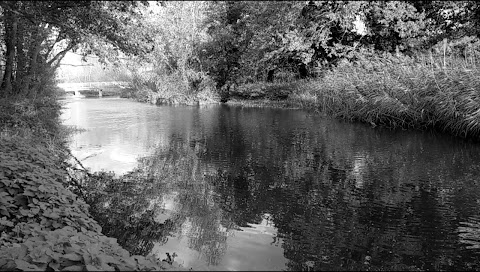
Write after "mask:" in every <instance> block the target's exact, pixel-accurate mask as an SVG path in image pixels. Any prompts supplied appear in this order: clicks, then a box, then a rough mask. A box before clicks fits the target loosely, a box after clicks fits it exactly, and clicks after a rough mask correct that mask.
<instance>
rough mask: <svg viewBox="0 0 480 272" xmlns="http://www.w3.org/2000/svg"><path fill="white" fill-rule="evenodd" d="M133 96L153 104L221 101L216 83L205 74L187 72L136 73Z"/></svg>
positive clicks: (191, 103) (189, 103)
mask: <svg viewBox="0 0 480 272" xmlns="http://www.w3.org/2000/svg"><path fill="white" fill-rule="evenodd" d="M133 84H134V89H135V90H134V91H132V92H131V96H132V97H133V98H135V99H137V100H138V101H141V102H148V103H152V104H157V105H158V104H188V105H193V104H199V103H216V102H218V101H219V97H218V94H217V91H216V89H215V82H214V81H213V80H212V79H211V78H210V77H209V76H208V75H206V74H205V73H202V72H196V71H194V70H187V71H185V74H184V75H182V73H181V72H179V71H177V72H174V73H171V74H157V73H153V72H150V73H136V74H134V79H133Z"/></svg>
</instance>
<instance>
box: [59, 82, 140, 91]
mask: <svg viewBox="0 0 480 272" xmlns="http://www.w3.org/2000/svg"><path fill="white" fill-rule="evenodd" d="M131 85H132V84H131V83H130V82H128V81H110V82H74V83H58V84H57V86H58V87H60V88H62V89H64V90H65V91H74V90H82V89H98V88H101V87H105V86H118V87H121V88H125V87H130V86H131Z"/></svg>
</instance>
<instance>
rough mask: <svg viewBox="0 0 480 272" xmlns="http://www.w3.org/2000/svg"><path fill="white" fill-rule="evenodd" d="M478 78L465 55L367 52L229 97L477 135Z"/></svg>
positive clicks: (388, 124) (479, 127) (386, 124)
mask: <svg viewBox="0 0 480 272" xmlns="http://www.w3.org/2000/svg"><path fill="white" fill-rule="evenodd" d="M479 78H480V70H479V69H477V68H476V66H475V65H474V64H472V63H471V62H469V61H468V60H465V59H459V58H454V57H451V58H447V59H440V58H435V57H434V56H429V55H424V56H419V57H407V56H400V57H397V56H392V55H383V56H374V55H372V56H365V57H363V58H361V59H359V60H357V61H356V62H354V63H349V62H344V63H340V64H339V65H338V66H337V67H335V68H333V69H332V70H330V71H326V72H325V74H324V76H323V77H322V78H318V79H312V80H302V81H296V82H290V83H284V84H279V83H276V84H274V83H268V84H267V83H256V84H250V85H243V86H240V87H239V88H237V90H235V91H234V92H233V93H232V94H231V95H232V98H233V104H244V105H250V106H251V105H258V104H260V105H268V101H272V102H273V103H272V105H274V106H278V105H285V106H287V107H301V108H312V109H315V110H317V111H319V112H322V113H324V114H326V115H330V116H335V117H338V118H342V119H346V120H351V121H360V122H365V123H368V124H371V125H372V126H382V127H388V128H393V129H419V130H427V129H435V130H440V131H444V132H447V133H450V134H453V135H455V136H459V137H464V138H478V137H479V136H480V80H479ZM279 100H280V101H282V102H279Z"/></svg>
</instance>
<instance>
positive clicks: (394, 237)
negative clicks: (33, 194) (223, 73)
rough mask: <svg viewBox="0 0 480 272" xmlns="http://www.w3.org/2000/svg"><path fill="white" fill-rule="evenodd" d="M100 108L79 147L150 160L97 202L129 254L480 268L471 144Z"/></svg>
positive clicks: (169, 110)
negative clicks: (151, 253)
mask: <svg viewBox="0 0 480 272" xmlns="http://www.w3.org/2000/svg"><path fill="white" fill-rule="evenodd" d="M98 101H101V100H96V102H95V103H96V104H95V103H94V104H88V103H89V102H85V103H84V105H83V106H82V104H78V106H79V107H84V108H85V114H87V115H90V114H94V115H95V116H96V117H87V116H83V118H85V119H88V121H84V122H86V123H83V124H84V125H87V126H88V127H89V128H91V130H90V131H88V132H86V133H85V134H84V135H83V136H81V137H84V138H81V137H79V138H77V139H74V140H75V142H74V143H73V146H74V147H75V145H77V146H78V144H79V143H83V145H85V146H89V147H87V148H86V149H87V150H88V151H92V150H93V149H94V146H95V145H96V144H97V145H101V146H102V148H105V149H109V150H115V148H116V149H117V150H118V151H119V152H124V153H125V154H127V155H130V156H132V155H134V156H142V158H141V159H139V162H138V164H136V166H135V169H134V170H133V172H132V173H130V174H129V175H128V176H125V177H122V179H127V180H129V181H131V183H127V184H129V185H128V186H130V187H128V186H127V185H122V186H123V187H122V186H120V185H117V187H118V188H117V187H115V186H113V184H116V183H115V182H112V186H113V187H112V189H111V195H110V196H109V197H107V198H105V199H101V201H100V202H99V204H98V207H99V212H98V214H97V215H98V216H100V215H101V214H103V215H104V217H103V218H108V220H107V219H102V220H104V221H105V222H121V220H124V221H125V225H126V226H125V227H123V225H122V227H117V228H115V224H117V223H115V224H111V225H110V226H111V228H108V227H107V228H105V227H104V230H105V231H107V232H109V235H114V236H115V237H117V238H118V239H119V243H121V244H122V245H124V246H125V247H126V248H128V249H129V250H132V251H135V252H138V253H141V254H147V253H149V252H154V253H156V254H158V255H159V256H161V257H165V255H164V254H165V252H170V253H172V252H176V253H177V254H178V255H179V257H178V258H180V261H181V262H183V263H184V265H185V266H188V267H193V268H194V269H200V270H283V269H284V270H380V269H381V270H477V269H480V267H479V261H480V255H479V252H480V251H479V248H480V246H479V245H480V224H479V222H480V220H479V218H480V214H479V211H480V209H479V205H480V184H479V179H478V176H479V174H480V157H479V156H477V154H478V153H479V151H480V150H479V146H478V145H476V144H471V143H470V144H469V143H466V142H463V141H460V140H454V139H452V138H449V137H446V136H441V135H433V134H428V133H417V132H392V131H387V130H381V129H371V128H369V127H366V126H363V125H357V124H349V123H342V122H338V121H334V120H328V119H323V118H320V117H319V116H315V115H313V114H309V113H307V112H303V111H291V110H280V109H254V108H239V107H227V106H212V107H206V108H194V107H151V106H146V105H143V104H136V103H134V102H129V101H125V100H118V101H114V102H105V101H101V102H98ZM108 103H112V104H108ZM87 104H88V105H87ZM108 107H114V108H115V109H116V110H112V109H108ZM102 109H104V110H102ZM122 109H123V110H125V112H122V113H119V111H121V110H122ZM132 109H134V110H132ZM99 116H103V117H102V118H99ZM112 123H113V124H118V123H122V124H124V127H128V128H129V129H123V130H122V129H118V125H115V126H112V127H109V125H108V124H112ZM79 124H82V123H81V122H80V123H79ZM104 129H105V130H104ZM106 134H108V135H109V137H106V136H105V135H106ZM98 135H101V137H100V139H99V138H97V136H98ZM102 137H103V138H102ZM115 139H117V140H115ZM118 139H120V140H118ZM109 152H113V151H109ZM104 160H106V161H104ZM89 163H91V164H90V165H95V163H103V164H104V165H106V166H108V164H109V163H111V161H108V159H107V158H100V156H97V157H92V158H90V159H89V160H85V164H86V165H89ZM107 169H108V170H114V169H112V168H107ZM132 169H133V167H132ZM117 183H118V182H117ZM122 184H123V183H122ZM125 186H127V187H125ZM115 188H117V189H115ZM132 192H133V193H132ZM106 203H110V204H108V205H106ZM100 207H103V208H101V209H100ZM112 207H113V208H112ZM111 213H113V214H114V215H111ZM105 215H106V216H105ZM99 218H102V217H101V216H100V217H99ZM125 219H128V220H125ZM142 220H143V221H142ZM102 224H105V225H104V226H107V224H106V223H102ZM128 226H134V227H133V228H130V229H129V228H128ZM140 226H145V228H140ZM140 242H141V243H140Z"/></svg>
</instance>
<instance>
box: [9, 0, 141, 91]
mask: <svg viewBox="0 0 480 272" xmlns="http://www.w3.org/2000/svg"><path fill="white" fill-rule="evenodd" d="M145 3H146V2H136V1H129V2H121V1H117V2H115V1H112V2H109V1H74V2H71V1H41V2H30V1H15V2H10V1H3V2H1V3H0V8H1V17H0V18H1V19H2V22H3V27H4V29H5V30H4V33H3V37H2V38H3V41H4V44H5V48H6V49H5V68H4V71H3V78H2V84H1V88H0V89H1V93H0V96H4V97H6V96H36V95H38V94H41V93H42V92H43V91H45V86H47V85H48V84H49V83H50V82H51V80H52V79H53V76H54V73H55V70H56V69H57V68H58V66H59V64H60V61H61V59H62V58H63V57H64V56H65V54H66V53H67V52H68V51H70V50H78V49H80V48H81V47H83V48H84V49H89V50H85V52H86V53H89V52H91V51H93V52H100V50H98V48H99V47H100V44H103V45H104V44H105V43H110V44H112V50H114V51H115V50H117V51H118V50H121V51H123V52H125V53H127V54H138V53H142V52H146V51H147V50H148V49H149V48H148V47H149V46H148V42H149V41H150V40H149V37H147V36H145V35H142V34H143V32H134V31H132V29H135V28H137V29H139V28H141V21H140V20H139V19H138V18H139V16H140V15H141V13H140V10H139V8H138V7H139V6H141V5H143V4H145Z"/></svg>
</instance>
